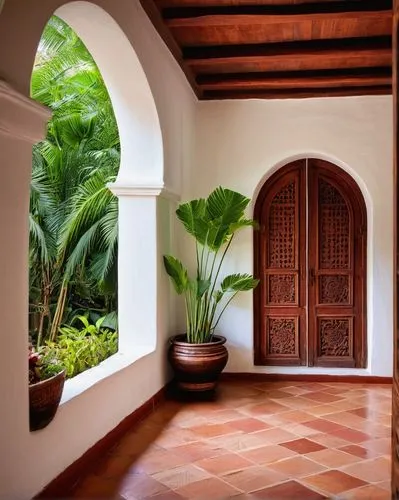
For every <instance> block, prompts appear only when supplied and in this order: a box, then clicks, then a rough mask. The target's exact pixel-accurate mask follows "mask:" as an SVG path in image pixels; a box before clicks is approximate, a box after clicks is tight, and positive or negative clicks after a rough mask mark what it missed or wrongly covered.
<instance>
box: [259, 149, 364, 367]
mask: <svg viewBox="0 0 399 500" xmlns="http://www.w3.org/2000/svg"><path fill="white" fill-rule="evenodd" d="M254 217H255V219H256V220H257V221H258V222H259V225H260V230H259V231H255V233H254V235H255V236H254V265H255V276H256V277H257V278H259V279H260V285H259V287H258V288H257V289H256V290H255V296H254V299H255V300H254V325H255V331H254V334H255V364H257V365H278V366H287V365H291V366H292V365H302V366H325V367H348V368H365V367H366V365H367V352H366V348H367V346H366V248H367V235H366V231H367V213H366V206H365V202H364V199H363V196H362V193H361V191H360V189H359V187H358V185H357V184H356V182H355V181H354V180H353V179H352V177H350V176H349V175H348V174H347V173H346V172H345V171H344V170H342V169H341V168H339V167H337V166H336V165H333V164H331V163H329V162H327V161H324V160H318V159H314V158H308V159H302V160H298V161H294V162H292V163H290V164H288V165H286V166H284V167H282V168H281V169H279V170H278V171H277V172H276V173H275V174H274V175H272V177H270V178H269V179H268V180H267V181H266V183H265V184H264V186H263V187H262V189H261V191H260V193H259V196H258V198H257V201H256V205H255V214H254Z"/></svg>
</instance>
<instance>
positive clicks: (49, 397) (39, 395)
mask: <svg viewBox="0 0 399 500" xmlns="http://www.w3.org/2000/svg"><path fill="white" fill-rule="evenodd" d="M64 381H65V370H63V371H62V372H60V373H57V375H54V377H51V378H48V379H47V380H43V381H42V382H37V383H36V384H31V385H30V386H29V425H30V430H31V431H37V430H39V429H43V428H44V427H46V426H47V425H48V424H49V423H50V422H51V421H52V420H53V418H54V415H55V414H56V413H57V409H58V405H59V404H60V400H61V395H62V389H63V388H64Z"/></svg>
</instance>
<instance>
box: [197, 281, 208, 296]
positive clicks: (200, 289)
mask: <svg viewBox="0 0 399 500" xmlns="http://www.w3.org/2000/svg"><path fill="white" fill-rule="evenodd" d="M197 285H198V286H197V296H198V297H202V296H203V295H204V293H205V292H207V291H208V290H209V287H210V286H211V281H210V280H201V279H200V280H197Z"/></svg>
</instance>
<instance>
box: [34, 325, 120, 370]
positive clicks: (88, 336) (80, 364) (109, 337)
mask: <svg viewBox="0 0 399 500" xmlns="http://www.w3.org/2000/svg"><path fill="white" fill-rule="evenodd" d="M76 319H77V320H78V322H79V323H80V325H78V326H67V325H66V326H62V327H61V328H60V333H59V335H58V338H57V342H47V345H46V346H45V347H44V348H42V352H43V353H44V354H45V356H46V358H47V359H56V360H58V362H59V363H60V364H61V365H62V366H63V367H64V369H65V375H66V377H67V378H71V377H74V376H75V375H78V374H79V373H81V372H83V371H85V370H87V369H89V368H92V367H93V366H97V365H98V364H99V363H101V361H104V359H107V358H108V357H109V356H111V355H112V354H115V353H116V352H117V350H118V335H117V333H116V332H115V331H113V330H109V329H108V328H104V327H103V326H102V324H103V323H104V318H100V319H99V320H97V321H96V323H95V324H90V322H89V320H88V319H87V316H78V317H77V318H76Z"/></svg>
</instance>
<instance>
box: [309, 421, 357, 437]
mask: <svg viewBox="0 0 399 500" xmlns="http://www.w3.org/2000/svg"><path fill="white" fill-rule="evenodd" d="M303 425H306V426H307V427H310V428H311V429H315V430H317V431H319V432H323V433H329V434H332V433H334V435H336V432H338V431H342V430H346V429H347V428H346V427H344V426H342V425H339V424H336V423H335V422H330V421H329V420H325V419H321V418H318V419H315V420H310V421H309V422H304V423H303ZM337 437H339V436H337Z"/></svg>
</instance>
